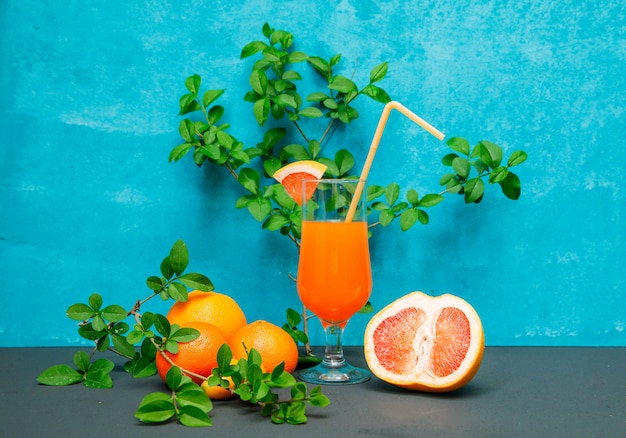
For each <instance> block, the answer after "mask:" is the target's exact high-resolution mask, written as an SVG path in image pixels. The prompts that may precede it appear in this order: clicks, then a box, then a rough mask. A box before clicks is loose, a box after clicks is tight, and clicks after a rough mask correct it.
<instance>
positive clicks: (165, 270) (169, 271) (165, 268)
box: [160, 256, 175, 280]
mask: <svg viewBox="0 0 626 438" xmlns="http://www.w3.org/2000/svg"><path fill="white" fill-rule="evenodd" d="M160 268H161V274H163V276H164V277H165V279H166V280H169V279H170V278H172V277H173V276H174V274H175V272H174V268H173V267H172V263H171V262H170V256H166V257H165V258H163V261H161V266H160Z"/></svg>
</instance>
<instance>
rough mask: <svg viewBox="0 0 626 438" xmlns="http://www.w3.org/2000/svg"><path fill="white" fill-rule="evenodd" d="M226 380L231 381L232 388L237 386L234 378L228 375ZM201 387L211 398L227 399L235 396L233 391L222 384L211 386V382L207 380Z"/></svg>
mask: <svg viewBox="0 0 626 438" xmlns="http://www.w3.org/2000/svg"><path fill="white" fill-rule="evenodd" d="M226 380H228V381H229V382H230V387H231V388H233V387H234V386H235V384H234V383H233V379H231V378H230V377H227V378H226ZM200 387H201V388H202V390H203V391H204V393H205V394H206V395H207V396H208V397H209V398H210V399H211V400H226V399H228V398H231V397H232V396H233V393H232V392H230V391H229V390H228V389H226V388H222V387H221V386H209V382H207V381H206V380H205V381H204V382H202V384H201V385H200Z"/></svg>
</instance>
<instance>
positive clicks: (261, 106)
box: [252, 98, 271, 126]
mask: <svg viewBox="0 0 626 438" xmlns="http://www.w3.org/2000/svg"><path fill="white" fill-rule="evenodd" d="M270 105H271V102H270V100H269V99H266V98H263V99H259V100H257V101H256V102H254V106H253V108H252V110H253V112H254V117H255V118H256V121H257V123H258V124H259V126H263V125H264V124H265V122H266V121H267V118H268V116H269V113H270Z"/></svg>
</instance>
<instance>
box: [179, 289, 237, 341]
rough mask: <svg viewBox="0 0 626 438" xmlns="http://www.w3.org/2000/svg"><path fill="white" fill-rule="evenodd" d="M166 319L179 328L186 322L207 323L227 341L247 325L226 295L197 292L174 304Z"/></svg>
mask: <svg viewBox="0 0 626 438" xmlns="http://www.w3.org/2000/svg"><path fill="white" fill-rule="evenodd" d="M167 319H168V320H169V321H170V323H172V324H178V325H180V326H182V324H181V322H187V321H202V322H208V323H210V324H213V325H214V326H216V327H217V328H219V329H220V330H221V331H222V332H223V333H224V335H226V338H227V339H229V338H230V337H231V336H232V335H233V333H235V332H236V331H237V330H239V329H240V328H241V327H243V326H244V325H246V323H247V321H246V316H245V315H244V313H243V311H242V310H241V308H240V307H239V305H238V304H237V302H236V301H235V300H233V299H232V298H231V297H229V296H228V295H225V294H222V293H219V292H201V291H197V290H195V291H192V292H190V293H189V296H188V298H187V301H177V302H176V303H174V305H172V307H171V308H170V311H169V312H168V314H167Z"/></svg>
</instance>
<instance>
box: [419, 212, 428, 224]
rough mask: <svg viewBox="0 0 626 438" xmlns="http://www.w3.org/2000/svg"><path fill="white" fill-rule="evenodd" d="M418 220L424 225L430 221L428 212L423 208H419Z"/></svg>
mask: <svg viewBox="0 0 626 438" xmlns="http://www.w3.org/2000/svg"><path fill="white" fill-rule="evenodd" d="M417 220H419V221H420V222H421V223H422V224H423V225H426V224H427V223H428V220H429V218H428V213H426V212H425V211H424V210H422V209H418V210H417Z"/></svg>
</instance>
